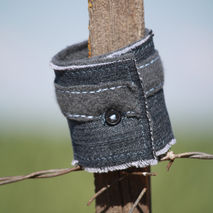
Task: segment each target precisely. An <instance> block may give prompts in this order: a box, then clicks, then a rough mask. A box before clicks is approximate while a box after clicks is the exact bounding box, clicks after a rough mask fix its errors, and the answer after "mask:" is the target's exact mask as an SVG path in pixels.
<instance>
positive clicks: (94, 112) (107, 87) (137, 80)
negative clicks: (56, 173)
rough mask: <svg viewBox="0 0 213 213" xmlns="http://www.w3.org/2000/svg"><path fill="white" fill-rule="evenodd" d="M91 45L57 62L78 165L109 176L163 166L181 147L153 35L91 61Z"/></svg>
mask: <svg viewBox="0 0 213 213" xmlns="http://www.w3.org/2000/svg"><path fill="white" fill-rule="evenodd" d="M87 51H88V49H87V42H82V43H79V44H76V45H73V46H70V47H67V48H66V49H64V50H62V51H61V52H59V53H58V54H57V55H56V56H55V57H54V58H53V59H52V67H53V69H54V70H55V74H56V78H55V88H56V96H57V100H58V103H59V105H60V108H61V111H62V113H63V114H64V115H65V116H66V117H67V120H68V124H69V128H70V133H71V138H72V145H73V149H74V161H73V164H74V165H75V164H78V165H81V166H82V167H83V168H84V169H85V170H87V171H90V172H108V171H114V170H122V169H126V168H129V167H132V166H134V167H146V166H149V165H154V164H157V159H158V156H159V155H162V154H164V153H166V152H167V151H168V150H169V148H170V147H171V145H172V144H174V143H175V140H174V136H173V132H172V128H171V124H170V120H169V116H168V113H167V109H166V105H165V101H164V95H163V83H164V74H163V66H162V63H161V59H160V56H159V54H158V52H157V51H156V50H155V48H154V43H153V34H152V32H151V31H148V30H147V31H146V37H145V38H144V39H142V40H140V41H137V42H135V43H133V44H131V45H129V46H127V47H124V48H122V49H119V50H117V51H114V52H111V53H109V54H105V55H101V56H96V57H92V58H89V59H88V58H87Z"/></svg>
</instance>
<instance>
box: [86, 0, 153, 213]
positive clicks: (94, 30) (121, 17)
mask: <svg viewBox="0 0 213 213" xmlns="http://www.w3.org/2000/svg"><path fill="white" fill-rule="evenodd" d="M88 8H89V17H90V21H89V31H90V35H89V44H88V46H89V56H96V55H100V54H104V53H108V52H111V51H114V50H116V49H119V48H121V47H124V46H126V45H128V44H130V43H132V42H135V41H137V40H140V39H141V38H143V37H144V32H145V25H144V3H143V0H89V1H88ZM133 170H134V171H143V172H144V171H146V172H147V171H150V168H145V169H133ZM120 175H121V174H120V172H119V171H118V172H109V173H107V174H95V175H94V178H95V190H96V192H97V191H98V190H99V189H101V188H102V187H104V186H106V185H107V184H110V183H112V182H114V181H115V180H116V179H118V178H119V177H120ZM144 187H146V188H147V189H148V190H147V192H146V194H145V196H144V197H143V199H142V200H141V201H140V203H139V205H138V208H137V209H135V211H134V212H135V213H136V212H144V213H148V212H151V189H150V177H143V176H129V177H127V178H126V179H125V180H123V181H121V182H120V183H118V184H117V185H115V186H113V187H111V188H110V189H109V190H107V191H106V192H105V193H103V194H102V195H100V196H99V197H98V198H97V199H96V212H97V213H99V212H105V213H113V212H123V213H124V212H129V210H130V209H131V207H132V205H133V203H134V202H135V200H136V199H137V197H138V195H139V194H140V192H141V190H142V189H143V188H144Z"/></svg>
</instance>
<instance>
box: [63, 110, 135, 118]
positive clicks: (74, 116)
mask: <svg viewBox="0 0 213 213" xmlns="http://www.w3.org/2000/svg"><path fill="white" fill-rule="evenodd" d="M124 113H125V114H130V113H134V114H136V112H134V111H127V112H124ZM66 117H68V118H88V119H93V118H101V117H102V115H99V116H94V115H79V114H70V113H67V114H66Z"/></svg>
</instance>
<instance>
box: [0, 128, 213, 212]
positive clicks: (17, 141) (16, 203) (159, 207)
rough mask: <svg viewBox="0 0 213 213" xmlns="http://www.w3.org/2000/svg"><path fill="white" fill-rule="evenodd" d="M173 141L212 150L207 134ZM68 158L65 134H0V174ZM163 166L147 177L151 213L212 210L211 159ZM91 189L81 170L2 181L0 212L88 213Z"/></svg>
mask: <svg viewBox="0 0 213 213" xmlns="http://www.w3.org/2000/svg"><path fill="white" fill-rule="evenodd" d="M204 135H205V136H204ZM209 135H213V134H211V133H210V134H209ZM177 139H178V143H177V144H176V145H175V146H174V148H173V150H174V151H175V152H181V151H204V152H211V153H213V143H212V141H213V140H212V139H213V137H210V136H208V135H207V134H203V135H200V134H196V136H194V137H193V136H192V135H181V134H179V135H177ZM71 160H72V150H71V146H70V141H69V137H68V136H67V135H66V136H62V137H50V136H45V134H43V135H39V133H34V134H31V133H22V134H15V133H13V134H9V133H7V132H1V134H0V176H10V175H20V174H26V173H30V172H33V171H36V170H41V169H42V170H43V169H53V168H65V167H69V166H70V162H71ZM165 167H166V163H160V164H159V165H157V166H154V167H153V168H152V170H153V171H154V172H157V174H158V176H157V177H153V179H152V204H153V212H154V213H171V212H172V213H179V212H184V213H185V212H193V213H201V212H205V213H211V212H213V203H212V198H213V183H212V180H213V162H211V161H199V160H188V159H187V160H182V159H181V160H177V161H176V162H175V164H174V165H173V167H172V168H171V171H170V172H167V171H166V169H165ZM93 190H94V187H93V175H92V174H89V173H86V172H79V173H77V172H76V173H72V174H68V175H64V176H61V177H57V178H51V179H43V180H27V181H24V182H19V183H15V184H11V185H5V186H1V187H0V212H2V213H29V212H30V213H34V212H40V213H70V212H74V213H76V212H77V213H78V212H94V204H93V205H92V206H91V207H87V206H86V203H87V201H88V199H89V198H90V197H91V196H92V194H93Z"/></svg>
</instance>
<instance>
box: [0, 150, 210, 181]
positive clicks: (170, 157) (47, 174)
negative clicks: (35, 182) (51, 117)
mask: <svg viewBox="0 0 213 213" xmlns="http://www.w3.org/2000/svg"><path fill="white" fill-rule="evenodd" d="M178 158H189V159H202V160H213V155H211V154H207V153H204V152H185V153H180V154H174V152H172V151H170V152H168V153H167V154H166V155H163V156H161V157H160V158H159V161H169V164H168V166H167V168H168V169H169V168H170V167H171V165H172V163H173V162H174V160H175V159H178ZM82 170H83V168H82V167H80V166H77V167H73V168H66V169H51V170H42V171H37V172H33V173H30V174H28V175H23V176H9V177H2V178H0V185H5V184H9V183H14V182H18V181H23V180H27V179H37V178H52V177H57V176H61V175H65V174H68V173H71V172H74V171H82ZM140 174H141V175H150V176H155V175H156V174H155V173H150V174H148V173H147V174H142V173H135V175H140ZM132 175H133V174H132Z"/></svg>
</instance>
